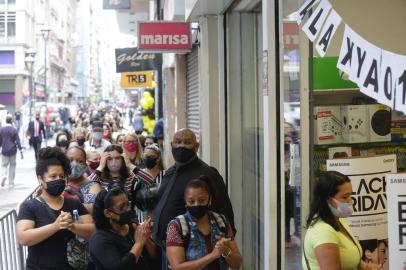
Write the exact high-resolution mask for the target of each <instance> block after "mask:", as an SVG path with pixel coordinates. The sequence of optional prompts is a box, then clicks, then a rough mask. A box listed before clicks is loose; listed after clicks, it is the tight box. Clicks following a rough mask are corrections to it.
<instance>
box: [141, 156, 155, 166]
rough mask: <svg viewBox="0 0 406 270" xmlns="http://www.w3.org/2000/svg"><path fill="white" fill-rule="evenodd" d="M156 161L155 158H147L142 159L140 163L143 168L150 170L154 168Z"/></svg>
mask: <svg viewBox="0 0 406 270" xmlns="http://www.w3.org/2000/svg"><path fill="white" fill-rule="evenodd" d="M157 160H158V159H157V158H156V157H148V156H147V157H145V158H143V160H142V161H143V163H144V165H145V167H147V168H148V169H152V168H154V167H155V165H156V161H157Z"/></svg>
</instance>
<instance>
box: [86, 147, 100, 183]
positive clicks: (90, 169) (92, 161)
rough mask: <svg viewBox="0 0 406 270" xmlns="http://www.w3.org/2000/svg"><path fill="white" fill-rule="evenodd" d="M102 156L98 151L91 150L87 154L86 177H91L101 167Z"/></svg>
mask: <svg viewBox="0 0 406 270" xmlns="http://www.w3.org/2000/svg"><path fill="white" fill-rule="evenodd" d="M100 159H101V155H100V153H99V152H98V151H97V150H89V151H87V152H86V165H87V171H86V177H89V176H90V175H91V174H92V173H94V171H95V170H96V169H97V167H99V165H100Z"/></svg>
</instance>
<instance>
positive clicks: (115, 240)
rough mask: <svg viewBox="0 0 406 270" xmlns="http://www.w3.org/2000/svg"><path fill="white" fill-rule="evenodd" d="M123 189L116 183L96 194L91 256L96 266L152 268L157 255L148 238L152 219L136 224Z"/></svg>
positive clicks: (106, 268)
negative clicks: (114, 185)
mask: <svg viewBox="0 0 406 270" xmlns="http://www.w3.org/2000/svg"><path fill="white" fill-rule="evenodd" d="M133 216H134V214H133V212H132V211H131V208H130V205H129V202H128V198H127V196H126V194H125V192H124V191H123V190H122V189H121V188H119V187H115V188H113V189H111V190H109V191H105V190H103V191H102V192H100V193H99V194H98V195H97V198H96V202H95V204H94V211H93V219H94V221H95V224H96V228H97V230H96V232H95V233H94V234H93V236H92V238H91V239H90V241H89V249H90V254H91V257H92V258H93V261H94V263H95V265H96V267H97V269H98V270H130V269H134V270H135V269H143V270H144V269H145V270H149V269H152V268H151V265H150V262H149V261H150V258H153V257H155V256H156V251H155V246H154V244H153V243H152V241H151V240H150V236H151V231H152V223H151V220H150V219H148V220H146V221H145V222H144V223H143V224H142V225H136V224H135V223H133V222H134V221H133V220H132V218H133Z"/></svg>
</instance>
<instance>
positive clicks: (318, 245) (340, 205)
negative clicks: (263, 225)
mask: <svg viewBox="0 0 406 270" xmlns="http://www.w3.org/2000/svg"><path fill="white" fill-rule="evenodd" d="M351 194H352V185H351V182H350V179H349V178H348V177H347V176H345V175H343V174H341V173H339V172H336V171H328V172H325V173H324V174H322V175H321V176H320V180H319V181H317V182H316V185H315V189H314V192H313V201H312V203H311V208H310V214H309V217H308V219H307V223H306V228H307V232H306V235H305V239H304V247H303V250H304V253H303V256H302V268H303V269H306V270H310V269H321V270H324V269H326V270H327V269H328V270H347V269H348V270H353V269H361V270H369V269H371V270H372V269H374V270H375V269H381V266H380V265H377V264H374V263H365V262H363V261H362V260H361V257H362V249H361V246H360V244H359V242H358V240H357V239H356V238H355V237H354V235H353V234H352V233H351V230H350V227H349V226H348V223H347V221H346V219H345V218H346V217H349V216H351V214H352V200H351Z"/></svg>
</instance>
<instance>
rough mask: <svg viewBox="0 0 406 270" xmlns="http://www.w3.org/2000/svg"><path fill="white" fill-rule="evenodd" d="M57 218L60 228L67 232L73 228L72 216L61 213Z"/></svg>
mask: <svg viewBox="0 0 406 270" xmlns="http://www.w3.org/2000/svg"><path fill="white" fill-rule="evenodd" d="M59 216H60V217H61V220H60V222H59V225H60V228H61V229H68V230H70V229H72V226H73V219H72V215H71V214H70V213H69V212H64V211H61V214H60V215H59Z"/></svg>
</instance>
